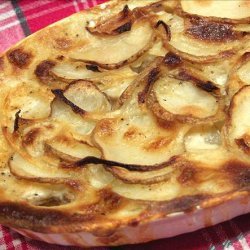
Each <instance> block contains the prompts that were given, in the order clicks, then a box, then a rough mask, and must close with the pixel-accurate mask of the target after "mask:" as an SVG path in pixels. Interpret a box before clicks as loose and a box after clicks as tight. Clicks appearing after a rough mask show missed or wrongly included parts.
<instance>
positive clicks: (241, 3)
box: [181, 0, 250, 22]
mask: <svg viewBox="0 0 250 250" xmlns="http://www.w3.org/2000/svg"><path fill="white" fill-rule="evenodd" d="M181 7H182V10H183V11H185V12H186V13H189V14H194V15H199V16H205V17H217V18H228V19H231V20H232V19H233V20H234V19H235V20H237V21H239V22H240V21H243V22H244V21H247V20H246V18H249V17H250V5H249V3H248V0H234V1H224V0H203V1H197V0H188V1H186V0H181ZM242 19H243V20H242Z"/></svg>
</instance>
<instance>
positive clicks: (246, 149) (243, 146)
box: [234, 138, 250, 154]
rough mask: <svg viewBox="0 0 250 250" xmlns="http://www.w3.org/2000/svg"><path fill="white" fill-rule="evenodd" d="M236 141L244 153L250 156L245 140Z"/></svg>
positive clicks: (249, 149)
mask: <svg viewBox="0 0 250 250" xmlns="http://www.w3.org/2000/svg"><path fill="white" fill-rule="evenodd" d="M234 141H235V143H236V144H237V145H238V146H239V148H240V149H241V150H242V151H243V152H245V153H246V154H250V148H249V147H248V145H247V144H246V142H245V140H244V138H240V139H235V140H234Z"/></svg>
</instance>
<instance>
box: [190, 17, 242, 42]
mask: <svg viewBox="0 0 250 250" xmlns="http://www.w3.org/2000/svg"><path fill="white" fill-rule="evenodd" d="M190 24H191V27H190V28H188V29H187V30H186V34H187V35H189V36H191V37H193V38H195V39H199V40H203V41H208V42H226V41H233V40H236V39H239V38H241V37H243V36H244V35H245V33H244V32H238V31H234V30H233V25H231V24H226V23H216V22H209V21H205V20H203V19H200V18H191V19H190Z"/></svg>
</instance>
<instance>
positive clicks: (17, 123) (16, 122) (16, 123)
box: [14, 110, 21, 132]
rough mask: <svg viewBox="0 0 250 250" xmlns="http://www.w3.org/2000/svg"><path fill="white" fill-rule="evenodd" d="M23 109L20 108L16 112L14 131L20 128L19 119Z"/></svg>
mask: <svg viewBox="0 0 250 250" xmlns="http://www.w3.org/2000/svg"><path fill="white" fill-rule="evenodd" d="M20 113H21V110H18V111H17V112H16V114H15V121H14V132H16V131H17V130H18V129H19V119H20V116H19V115H20Z"/></svg>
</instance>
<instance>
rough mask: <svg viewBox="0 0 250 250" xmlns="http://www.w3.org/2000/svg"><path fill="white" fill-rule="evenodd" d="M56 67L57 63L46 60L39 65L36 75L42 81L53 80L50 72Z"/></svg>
mask: <svg viewBox="0 0 250 250" xmlns="http://www.w3.org/2000/svg"><path fill="white" fill-rule="evenodd" d="M55 65H56V63H55V62H53V61H49V60H45V61H42V62H41V63H39V64H38V65H37V67H36V69H35V75H36V76H37V77H38V78H39V79H40V80H41V81H42V82H46V81H50V80H53V77H52V76H51V75H50V70H51V69H52V68H53V67H54V66H55Z"/></svg>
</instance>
